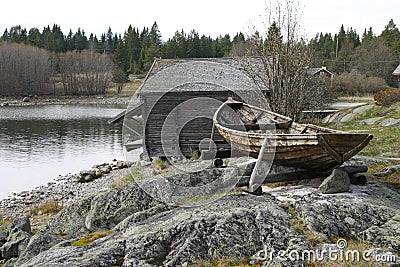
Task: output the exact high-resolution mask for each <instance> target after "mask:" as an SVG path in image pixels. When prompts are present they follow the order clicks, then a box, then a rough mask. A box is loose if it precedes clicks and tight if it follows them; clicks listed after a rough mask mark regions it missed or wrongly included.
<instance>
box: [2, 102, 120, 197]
mask: <svg viewBox="0 0 400 267" xmlns="http://www.w3.org/2000/svg"><path fill="white" fill-rule="evenodd" d="M124 108H125V107H124V106H117V105H36V106H24V107H0V140H1V143H0V199H1V198H5V197H7V195H9V193H11V192H19V191H23V190H29V189H33V188H34V187H36V186H38V185H43V184H46V183H47V182H49V181H51V180H52V179H54V178H56V177H57V176H58V175H65V174H68V173H77V172H79V171H80V170H84V169H90V168H91V166H93V165H94V164H97V163H102V162H111V161H112V160H113V159H118V160H124V155H123V150H122V136H121V133H122V129H121V128H122V124H121V123H117V124H112V125H109V124H108V123H107V120H108V119H109V118H112V117H113V116H115V115H116V114H118V113H119V112H121V111H122V110H123V109H124Z"/></svg>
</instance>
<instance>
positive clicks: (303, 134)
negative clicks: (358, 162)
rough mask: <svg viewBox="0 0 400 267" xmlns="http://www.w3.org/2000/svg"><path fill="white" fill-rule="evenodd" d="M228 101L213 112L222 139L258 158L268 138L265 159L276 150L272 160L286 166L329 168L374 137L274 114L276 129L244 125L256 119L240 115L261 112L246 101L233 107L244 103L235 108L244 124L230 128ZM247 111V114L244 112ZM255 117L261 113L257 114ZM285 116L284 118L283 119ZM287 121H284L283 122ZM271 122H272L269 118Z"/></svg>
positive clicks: (360, 148) (316, 168)
mask: <svg viewBox="0 0 400 267" xmlns="http://www.w3.org/2000/svg"><path fill="white" fill-rule="evenodd" d="M226 106H229V103H224V104H223V105H221V107H220V108H219V109H218V110H217V111H216V113H215V114H214V118H213V121H214V125H215V127H216V128H217V129H218V131H219V133H220V134H221V135H222V137H224V139H225V140H226V141H227V142H228V143H230V144H231V146H232V148H233V149H235V150H239V151H242V153H243V154H246V155H250V156H252V157H254V158H258V157H259V154H260V150H261V147H262V144H263V141H264V140H265V138H268V140H269V142H268V145H267V146H266V147H265V151H266V156H265V159H268V158H270V155H271V153H275V158H274V164H276V165H283V166H289V167H291V166H292V167H299V168H303V169H307V170H314V171H317V172H318V171H329V170H332V169H333V168H335V167H338V166H340V165H341V164H342V163H343V162H345V161H346V160H348V159H350V158H351V157H353V156H354V155H356V154H357V153H359V152H360V151H361V150H362V149H363V148H364V147H365V146H366V145H368V143H369V142H370V141H371V139H372V138H373V136H372V135H370V134H365V133H348V132H344V131H339V130H333V129H328V128H324V127H320V126H316V125H312V124H300V123H295V122H292V121H290V119H289V120H288V119H287V117H279V116H278V117H274V119H276V118H278V119H276V121H278V122H277V125H280V126H279V127H277V128H276V129H267V130H258V129H260V128H258V129H257V126H251V127H250V126H247V124H251V121H254V122H253V123H254V124H257V120H254V118H253V119H251V118H243V119H242V117H240V116H245V115H246V114H247V115H249V114H250V115H249V116H252V114H251V112H249V110H248V109H249V108H254V109H256V110H257V112H261V111H260V108H257V107H252V106H250V105H247V104H242V105H240V104H238V103H234V107H235V109H234V110H235V111H239V110H240V109H241V107H246V109H247V110H245V112H243V111H241V112H237V114H238V116H239V117H240V119H242V123H243V124H244V125H245V126H243V127H242V128H241V129H240V128H239V127H236V125H240V122H239V123H238V122H235V123H234V124H233V125H234V127H232V128H230V125H229V123H226V122H227V121H229V120H230V118H223V116H224V115H226V112H225V111H224V109H226ZM247 115H246V116H247ZM268 115H269V116H271V114H270V113H269V111H265V114H264V118H265V117H267V116H268ZM257 117H262V116H261V115H259V114H258V115H257ZM285 120H286V121H285ZM285 122H286V125H285ZM269 123H271V124H273V123H275V122H271V120H270V122H269Z"/></svg>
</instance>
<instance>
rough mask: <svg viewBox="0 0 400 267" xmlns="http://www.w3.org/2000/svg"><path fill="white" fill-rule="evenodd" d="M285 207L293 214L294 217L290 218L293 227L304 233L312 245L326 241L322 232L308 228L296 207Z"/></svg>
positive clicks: (315, 245)
mask: <svg viewBox="0 0 400 267" xmlns="http://www.w3.org/2000/svg"><path fill="white" fill-rule="evenodd" d="M285 208H286V211H287V212H288V213H289V214H290V215H292V219H290V224H291V225H292V229H293V230H295V231H296V232H298V233H300V234H301V235H303V236H304V237H305V238H306V239H307V241H308V243H309V244H310V245H311V246H312V247H317V246H318V245H319V244H321V243H322V242H323V241H324V239H323V237H322V235H321V234H320V233H317V232H314V231H311V230H310V229H308V227H307V224H306V223H305V222H304V221H303V219H301V218H300V216H299V215H298V214H297V211H296V210H295V208H294V207H292V206H287V207H285Z"/></svg>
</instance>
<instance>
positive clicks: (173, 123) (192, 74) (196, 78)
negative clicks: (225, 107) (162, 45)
mask: <svg viewBox="0 0 400 267" xmlns="http://www.w3.org/2000/svg"><path fill="white" fill-rule="evenodd" d="M242 66H243V65H242V64H241V63H240V62H238V61H237V60H236V59H233V58H221V59H156V60H155V61H154V63H153V65H152V67H151V69H150V70H149V72H148V74H147V76H146V78H145V80H144V82H143V84H142V85H141V87H140V88H139V89H138V91H137V93H136V99H135V100H134V101H133V102H132V103H131V104H130V105H129V107H128V109H127V110H126V112H125V113H124V114H121V115H120V116H119V117H120V118H121V117H122V116H124V115H125V120H124V136H133V135H135V134H137V135H139V134H142V136H141V137H142V138H141V140H142V141H141V142H142V146H143V151H144V152H145V153H147V155H148V156H149V157H150V158H152V157H173V156H185V157H191V156H192V153H193V151H195V150H197V151H201V147H200V146H201V145H208V144H209V138H210V137H211V134H212V133H213V140H214V142H215V145H216V146H217V147H218V149H224V148H226V149H229V145H228V144H227V143H226V141H225V140H224V139H223V138H222V136H220V135H219V133H218V132H217V131H214V132H213V131H212V129H213V122H212V118H213V115H214V113H215V111H216V109H217V108H218V107H219V106H220V105H221V104H222V103H223V102H224V101H226V100H227V99H228V98H229V97H232V98H234V99H238V100H242V101H246V102H249V101H251V102H253V104H255V105H258V106H263V105H264V107H265V105H266V103H265V101H264V99H265V98H263V97H262V95H260V93H261V94H263V93H266V90H265V89H260V88H258V86H257V85H256V84H255V83H254V82H253V79H251V78H250V77H249V76H248V75H247V74H246V72H245V71H244V70H243V67H242ZM250 99H251V100H250ZM255 100H257V101H258V102H257V103H255V102H254V101H255ZM139 116H141V118H142V119H141V120H140V123H142V126H143V133H138V131H136V130H134V129H136V128H135V127H134V126H133V125H134V124H135V123H136V124H137V122H138V117H139ZM117 119H118V117H117V118H116V119H115V120H117ZM125 133H128V134H125ZM207 140H208V141H207ZM131 141H132V140H124V142H131Z"/></svg>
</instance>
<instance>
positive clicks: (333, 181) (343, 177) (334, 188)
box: [319, 169, 350, 194]
mask: <svg viewBox="0 0 400 267" xmlns="http://www.w3.org/2000/svg"><path fill="white" fill-rule="evenodd" d="M349 188H350V177H349V175H348V173H347V172H345V171H343V170H341V169H334V170H333V171H332V174H331V175H329V176H328V177H327V178H325V180H324V181H323V182H322V184H321V185H320V186H319V190H320V191H321V193H323V194H333V193H342V192H348V191H349Z"/></svg>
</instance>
